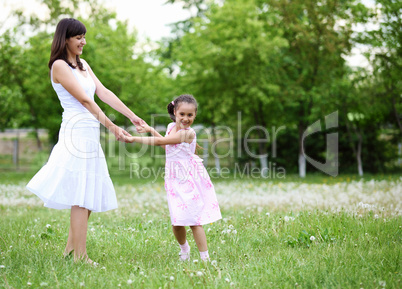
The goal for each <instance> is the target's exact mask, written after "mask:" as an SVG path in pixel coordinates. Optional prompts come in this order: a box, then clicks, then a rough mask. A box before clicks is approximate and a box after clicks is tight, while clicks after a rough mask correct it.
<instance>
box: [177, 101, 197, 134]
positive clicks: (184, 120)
mask: <svg viewBox="0 0 402 289" xmlns="http://www.w3.org/2000/svg"><path fill="white" fill-rule="evenodd" d="M174 115H175V116H176V125H177V126H178V127H180V128H181V129H185V128H188V127H190V126H191V125H192V124H193V122H194V119H195V116H196V111H195V105H194V104H192V103H187V102H181V103H180V104H179V105H178V108H177V109H175V111H174Z"/></svg>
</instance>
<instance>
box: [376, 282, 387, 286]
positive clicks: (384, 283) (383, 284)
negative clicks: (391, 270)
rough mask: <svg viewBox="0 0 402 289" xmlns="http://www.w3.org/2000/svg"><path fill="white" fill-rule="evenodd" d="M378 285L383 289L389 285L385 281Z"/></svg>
mask: <svg viewBox="0 0 402 289" xmlns="http://www.w3.org/2000/svg"><path fill="white" fill-rule="evenodd" d="M378 284H379V285H380V286H381V287H385V285H387V282H385V281H378Z"/></svg>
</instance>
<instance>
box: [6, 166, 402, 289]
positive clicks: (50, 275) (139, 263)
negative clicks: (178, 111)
mask: <svg viewBox="0 0 402 289" xmlns="http://www.w3.org/2000/svg"><path fill="white" fill-rule="evenodd" d="M3 176H4V179H2V181H1V184H0V215H1V222H0V250H1V255H0V288H119V287H122V288H401V286H402V285H401V283H400V279H401V272H400V271H401V268H400V261H401V251H402V250H401V248H402V246H401V241H402V229H401V226H402V217H401V215H402V206H401V205H402V178H401V177H400V176H395V175H393V176H387V175H385V176H370V177H366V178H365V179H360V178H358V177H354V176H344V177H337V178H326V177H323V176H313V177H308V178H306V179H304V180H300V179H298V178H296V177H293V178H292V177H290V178H287V179H286V180H273V181H271V180H250V179H243V180H234V179H227V180H218V179H217V180H215V187H216V191H217V196H218V200H219V202H220V206H221V210H222V215H223V219H222V220H220V221H218V222H216V223H214V224H210V225H206V226H205V230H206V232H207V238H208V245H209V252H210V256H211V262H209V263H206V264H205V263H203V262H201V261H200V258H199V254H198V252H197V250H196V245H195V243H194V241H193V238H192V236H191V235H190V234H189V243H190V246H191V247H192V253H191V261H190V262H184V263H183V262H179V261H178V260H179V256H178V252H179V248H178V245H177V244H176V242H175V240H174V237H173V233H172V231H171V228H170V222H169V213H168V207H167V203H166V198H165V191H164V187H163V182H162V181H161V180H158V181H157V182H154V183H151V182H146V181H140V180H127V178H124V177H122V176H120V177H119V176H116V177H115V178H113V180H114V181H115V184H116V192H117V197H118V201H119V209H117V210H113V211H110V212H106V213H94V214H92V216H91V218H90V220H89V231H88V246H87V249H88V252H89V256H90V257H91V258H92V259H93V260H95V261H97V262H99V263H100V265H99V266H98V267H96V268H94V267H91V266H90V265H87V264H83V263H74V262H73V261H72V260H71V259H67V260H65V259H63V258H62V253H63V249H64V246H65V242H66V238H67V233H68V225H69V211H67V210H65V211H57V210H52V209H47V208H44V207H43V206H42V205H43V204H42V203H41V202H40V200H39V198H37V197H36V196H34V195H32V194H31V193H30V192H28V191H27V190H26V189H25V188H24V184H25V182H26V181H27V180H29V177H30V176H31V175H29V174H13V173H10V174H5V175H3Z"/></svg>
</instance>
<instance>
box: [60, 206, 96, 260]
mask: <svg viewBox="0 0 402 289" xmlns="http://www.w3.org/2000/svg"><path fill="white" fill-rule="evenodd" d="M90 215H91V211H90V210H88V219H89V216H90ZM88 219H87V221H88ZM70 222H71V220H70ZM73 249H74V246H73V233H72V229H71V225H70V229H69V231H68V239H67V245H66V248H65V249H64V254H63V256H64V257H66V256H68V255H69V254H70V253H71V252H72V251H73Z"/></svg>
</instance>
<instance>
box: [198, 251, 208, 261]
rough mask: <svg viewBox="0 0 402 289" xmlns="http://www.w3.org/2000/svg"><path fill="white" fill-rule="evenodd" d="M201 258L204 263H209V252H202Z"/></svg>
mask: <svg viewBox="0 0 402 289" xmlns="http://www.w3.org/2000/svg"><path fill="white" fill-rule="evenodd" d="M200 256H201V260H202V261H208V260H209V254H208V250H207V251H205V252H200Z"/></svg>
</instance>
